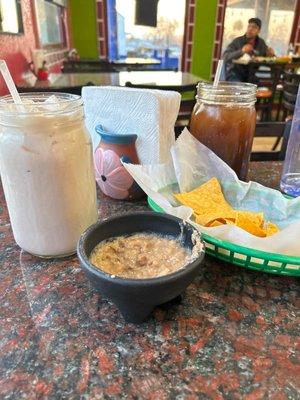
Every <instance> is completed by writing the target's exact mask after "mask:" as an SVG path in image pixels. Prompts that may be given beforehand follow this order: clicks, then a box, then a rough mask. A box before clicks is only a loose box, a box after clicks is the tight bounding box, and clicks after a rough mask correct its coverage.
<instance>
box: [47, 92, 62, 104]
mask: <svg viewBox="0 0 300 400" xmlns="http://www.w3.org/2000/svg"><path fill="white" fill-rule="evenodd" d="M44 103H47V104H48V103H51V104H53V103H54V104H57V103H59V99H58V97H56V96H55V95H54V94H52V95H51V96H50V97H48V99H46V100H45V101H44Z"/></svg>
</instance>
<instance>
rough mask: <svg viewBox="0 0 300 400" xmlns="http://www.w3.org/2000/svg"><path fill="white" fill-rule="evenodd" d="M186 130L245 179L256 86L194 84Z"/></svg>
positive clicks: (250, 145) (254, 112)
mask: <svg viewBox="0 0 300 400" xmlns="http://www.w3.org/2000/svg"><path fill="white" fill-rule="evenodd" d="M197 89H198V93H197V96H196V99H197V102H196V105H195V107H194V110H193V113H192V117H191V124H190V130H191V133H192V134H193V135H194V136H195V137H196V138H197V139H198V140H199V141H200V142H201V143H203V144H204V145H205V146H207V147H209V148H210V149H211V150H213V151H214V152H215V153H216V154H217V155H218V156H219V157H220V158H222V160H224V161H225V162H226V163H227V164H228V165H229V166H230V167H231V168H232V169H233V170H234V171H235V172H236V173H237V175H238V177H239V178H240V179H243V180H246V179H247V173H248V167H249V160H250V153H251V148H252V142H253V135H254V131H255V124H256V111H255V106H254V105H255V102H256V85H253V84H251V83H242V82H237V83H233V82H220V83H219V84H218V86H217V87H214V86H213V85H212V84H210V83H204V82H200V83H199V84H198V87H197Z"/></svg>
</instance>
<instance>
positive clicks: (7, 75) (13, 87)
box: [0, 60, 22, 104]
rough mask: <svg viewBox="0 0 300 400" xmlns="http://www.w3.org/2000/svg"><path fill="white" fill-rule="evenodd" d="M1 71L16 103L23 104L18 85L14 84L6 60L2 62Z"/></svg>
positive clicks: (0, 61)
mask: <svg viewBox="0 0 300 400" xmlns="http://www.w3.org/2000/svg"><path fill="white" fill-rule="evenodd" d="M0 71H1V73H2V76H3V78H4V81H5V83H6V86H7V87H8V90H9V92H10V94H11V97H12V98H13V101H14V103H15V104H22V100H21V97H20V95H19V93H18V91H17V88H16V85H15V84H14V81H13V79H12V77H11V74H10V72H9V69H8V68H7V64H6V62H5V61H4V60H0Z"/></svg>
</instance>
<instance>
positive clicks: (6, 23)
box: [0, 0, 23, 34]
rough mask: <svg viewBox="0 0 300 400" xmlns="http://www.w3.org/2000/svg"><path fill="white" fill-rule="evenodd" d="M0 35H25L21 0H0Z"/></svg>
mask: <svg viewBox="0 0 300 400" xmlns="http://www.w3.org/2000/svg"><path fill="white" fill-rule="evenodd" d="M0 33H15V34H18V33H23V22H22V10H21V3H20V0H0Z"/></svg>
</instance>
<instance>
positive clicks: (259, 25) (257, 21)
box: [248, 18, 261, 29]
mask: <svg viewBox="0 0 300 400" xmlns="http://www.w3.org/2000/svg"><path fill="white" fill-rule="evenodd" d="M248 24H255V25H257V26H258V27H259V29H260V28H261V19H259V18H250V19H249V21H248Z"/></svg>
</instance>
